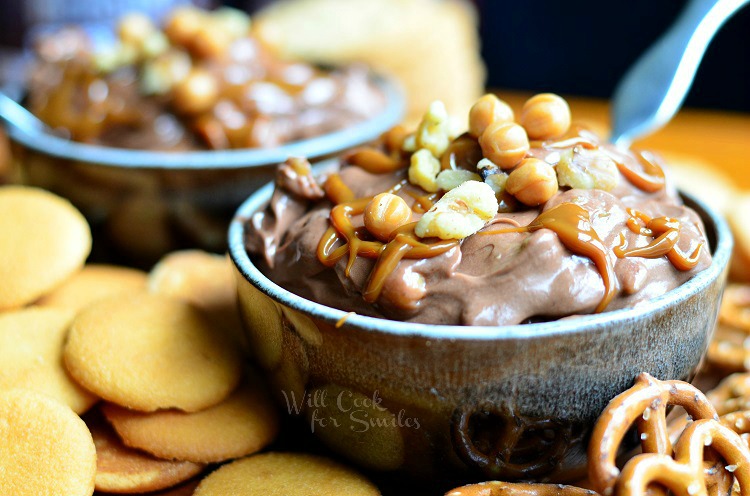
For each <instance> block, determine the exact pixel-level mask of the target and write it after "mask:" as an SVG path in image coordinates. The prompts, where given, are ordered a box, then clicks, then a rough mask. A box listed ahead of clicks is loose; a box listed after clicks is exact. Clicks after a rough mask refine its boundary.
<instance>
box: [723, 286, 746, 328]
mask: <svg viewBox="0 0 750 496" xmlns="http://www.w3.org/2000/svg"><path fill="white" fill-rule="evenodd" d="M719 321H720V322H721V323H722V324H726V325H729V326H732V327H734V328H736V329H741V330H743V331H745V332H746V333H748V334H750V285H747V284H730V285H729V286H727V288H726V289H725V290H724V298H722V300H721V307H720V309H719Z"/></svg>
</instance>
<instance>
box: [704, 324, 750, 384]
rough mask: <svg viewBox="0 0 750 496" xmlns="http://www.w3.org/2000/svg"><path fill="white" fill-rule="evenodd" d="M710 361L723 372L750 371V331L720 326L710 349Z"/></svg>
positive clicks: (708, 354)
mask: <svg viewBox="0 0 750 496" xmlns="http://www.w3.org/2000/svg"><path fill="white" fill-rule="evenodd" d="M707 358H708V361H709V362H710V363H711V364H713V365H715V366H716V367H718V368H719V369H721V370H726V371H731V372H745V371H749V370H750V329H749V330H745V329H739V328H737V327H734V326H727V325H722V324H719V326H718V327H717V328H716V331H715V332H714V338H713V340H711V344H710V345H709V347H708V353H707Z"/></svg>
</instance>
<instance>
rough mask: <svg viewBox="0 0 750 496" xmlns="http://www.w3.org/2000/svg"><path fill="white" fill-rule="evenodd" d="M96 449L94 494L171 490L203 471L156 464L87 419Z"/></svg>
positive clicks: (185, 464)
mask: <svg viewBox="0 0 750 496" xmlns="http://www.w3.org/2000/svg"><path fill="white" fill-rule="evenodd" d="M86 425H88V427H89V429H90V430H91V435H92V436H93V438H94V445H95V446H96V490H97V491H108V492H112V493H145V492H151V491H158V490H160V489H166V488H171V487H173V486H176V485H177V484H180V483H182V482H184V481H186V480H188V479H190V478H191V477H193V476H194V475H197V474H198V473H200V472H201V470H203V465H199V464H197V463H192V462H182V461H170V460H159V459H158V458H155V457H153V456H151V455H149V454H147V453H144V452H142V451H138V450H134V449H130V448H128V447H126V446H124V445H123V444H122V441H120V439H119V438H118V437H117V435H116V434H115V432H114V431H113V430H112V428H111V427H110V426H109V425H107V423H106V422H105V421H104V420H103V419H101V417H100V416H99V415H91V416H90V418H87V419H86Z"/></svg>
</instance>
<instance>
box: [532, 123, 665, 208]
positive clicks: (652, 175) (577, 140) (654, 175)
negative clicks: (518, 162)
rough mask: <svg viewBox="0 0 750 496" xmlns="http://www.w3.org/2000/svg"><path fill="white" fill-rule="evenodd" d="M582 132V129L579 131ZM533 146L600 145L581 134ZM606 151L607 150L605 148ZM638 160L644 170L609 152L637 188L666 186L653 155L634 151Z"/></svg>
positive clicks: (591, 147)
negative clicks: (634, 167)
mask: <svg viewBox="0 0 750 496" xmlns="http://www.w3.org/2000/svg"><path fill="white" fill-rule="evenodd" d="M579 132H580V131H579ZM531 146H532V147H535V148H544V149H547V150H564V149H568V148H575V147H581V148H585V149H587V150H596V149H598V148H599V145H598V144H597V143H595V142H594V141H592V140H591V139H589V138H587V137H585V136H581V135H577V134H575V135H573V136H567V137H565V138H563V139H561V140H558V141H532V142H531ZM605 152H606V150H605ZM633 154H634V155H635V158H636V160H638V163H639V164H640V165H641V167H642V170H637V169H633V168H631V167H629V166H628V165H627V164H625V163H624V162H623V161H622V160H618V158H617V157H616V156H614V155H613V154H611V153H608V155H609V156H610V158H611V159H612V160H613V161H614V162H615V164H616V165H617V169H618V170H619V171H620V174H622V175H623V177H625V179H627V180H628V182H630V183H631V184H632V185H634V186H635V187H636V188H638V189H641V190H643V191H645V192H647V193H655V192H657V191H660V190H662V189H663V188H664V185H665V179H664V171H663V170H662V168H661V167H659V165H658V164H657V163H656V159H655V158H654V156H653V155H651V154H650V153H649V152H646V151H635V150H634V151H633Z"/></svg>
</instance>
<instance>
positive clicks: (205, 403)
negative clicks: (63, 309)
mask: <svg viewBox="0 0 750 496" xmlns="http://www.w3.org/2000/svg"><path fill="white" fill-rule="evenodd" d="M64 358H65V365H66V367H67V369H68V371H69V372H70V373H71V375H72V376H73V377H74V378H75V379H76V381H78V382H79V383H80V384H82V385H83V386H84V387H86V388H87V389H89V390H91V391H93V392H95V393H96V394H98V395H99V396H100V397H102V398H104V399H106V400H107V401H111V402H113V403H117V404H118V405H121V406H124V407H127V408H131V409H134V410H139V411H146V412H149V411H154V410H158V409H165V408H177V409H180V410H184V411H197V410H202V409H204V408H208V407H210V406H213V405H215V404H217V403H219V402H221V401H222V400H223V399H224V398H226V397H227V396H228V395H229V393H231V392H232V390H234V388H235V387H236V386H237V384H238V383H239V380H240V376H241V362H240V356H239V354H238V353H237V350H236V349H235V347H234V346H233V344H232V343H231V340H230V339H228V338H226V337H225V335H224V334H223V333H217V332H214V328H213V327H212V326H211V325H210V324H209V322H208V321H207V320H206V318H205V317H204V316H203V315H202V314H201V312H199V311H198V310H196V309H195V308H193V307H192V306H190V305H189V304H187V303H185V302H182V301H179V300H175V299H173V298H169V297H166V296H162V295H155V294H148V293H144V294H137V295H130V296H124V297H123V296H117V297H113V298H108V299H106V300H102V301H100V302H97V303H94V304H93V305H91V306H89V307H87V308H86V309H85V310H83V311H82V312H81V313H79V314H78V315H77V316H76V318H75V319H74V320H73V323H72V325H71V327H70V332H69V335H68V341H67V343H66V345H65V349H64Z"/></svg>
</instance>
